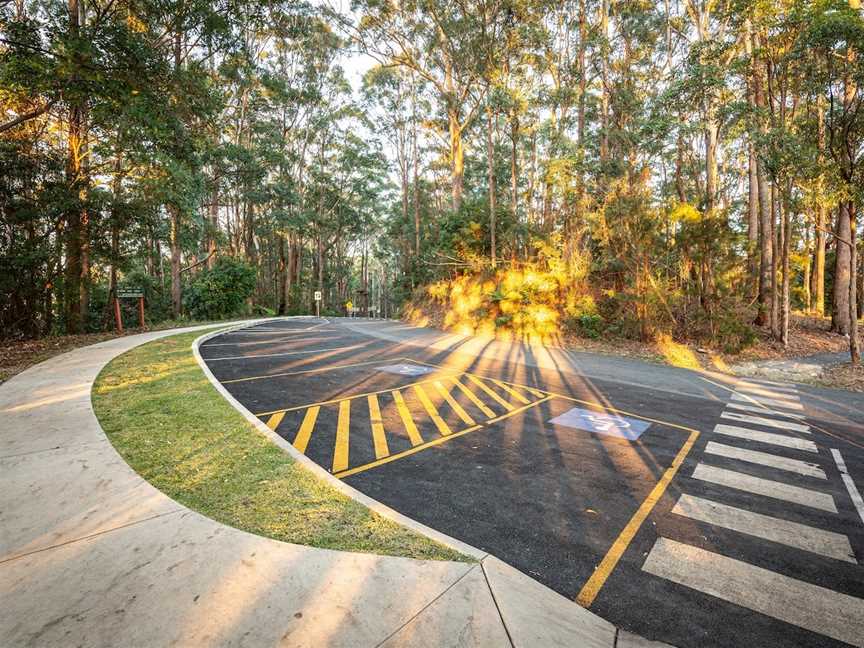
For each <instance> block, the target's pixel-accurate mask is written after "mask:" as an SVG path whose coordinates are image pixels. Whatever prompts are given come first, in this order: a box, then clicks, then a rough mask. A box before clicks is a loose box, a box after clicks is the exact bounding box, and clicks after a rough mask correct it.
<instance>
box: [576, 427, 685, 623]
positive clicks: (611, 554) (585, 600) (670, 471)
mask: <svg viewBox="0 0 864 648" xmlns="http://www.w3.org/2000/svg"><path fill="white" fill-rule="evenodd" d="M698 436H699V431H698V430H691V432H690V436H689V437H688V438H687V441H686V442H685V443H684V445H683V446H681V449H680V450H679V451H678V454H677V455H675V459H674V460H673V461H672V465H671V466H669V467H668V468H667V469H666V472H664V473H663V476H662V477H661V478H660V481H658V482H657V483H656V484H655V485H654V488H653V489H651V492H650V493H649V494H648V497H646V498H645V501H643V502H642V504H641V506H639V508H638V509H637V510H636V513H634V514H633V517H632V518H630V521H629V522H628V523H627V526H625V527H624V529H623V530H622V531H621V533H620V534H619V535H618V537H617V538H616V539H615V542H614V543H612V546H611V547H610V548H609V551H607V552H606V555H605V556H604V557H603V560H602V561H601V562H600V565H599V566H598V567H597V569H595V570H594V573H593V574H592V575H591V578H589V579H588V582H587V583H585V585H583V586H582V589H581V590H580V591H579V595H578V596H577V597H576V602H577V603H578V604H579V605H581V606H582V607H589V606H590V605H591V603H593V602H594V599H595V598H596V597H597V594H598V593H599V592H600V589H601V588H602V587H603V585H604V584H605V583H606V579H607V578H609V574H611V573H612V570H613V569H615V566H616V565H617V564H618V561H619V560H620V559H621V556H622V555H623V554H624V552H625V551H626V550H627V547H628V546H629V545H630V542H631V541H632V540H633V536H635V535H636V532H637V531H638V530H639V527H640V526H642V523H643V522H644V521H645V519H646V518H647V517H648V514H649V513H651V510H652V509H653V508H654V505H655V504H657V502H658V501H659V500H660V498H661V497H662V496H663V493H664V492H666V487H667V486H669V482H671V481H672V478H673V477H675V474H676V473H677V472H678V469H679V468H680V467H681V464H682V463H683V462H684V459H685V458H686V457H687V453H689V452H690V448H692V447H693V444H694V443H695V442H696V438H697V437H698Z"/></svg>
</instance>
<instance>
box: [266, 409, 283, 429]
mask: <svg viewBox="0 0 864 648" xmlns="http://www.w3.org/2000/svg"><path fill="white" fill-rule="evenodd" d="M283 418H285V412H277V413H276V414H274V415H273V416H271V417H270V418H269V419H267V427H269V428H270V429H271V430H275V429H276V428H277V427H279V424H280V423H281V422H282V419H283Z"/></svg>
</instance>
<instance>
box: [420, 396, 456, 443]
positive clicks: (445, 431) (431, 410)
mask: <svg viewBox="0 0 864 648" xmlns="http://www.w3.org/2000/svg"><path fill="white" fill-rule="evenodd" d="M414 394H415V395H416V396H417V399H418V400H419V401H420V403H421V404H422V405H423V409H425V410H426V413H427V414H428V415H429V418H431V419H432V422H433V423H435V427H437V428H438V431H439V432H440V433H441V436H450V435H451V434H453V430H451V429H450V426H449V425H447V423H446V422H445V421H444V419H443V418H441V415H440V414H439V413H438V409H437V408H436V407H435V405H434V404H433V403H432V401H431V400H429V395H428V394H427V393H426V390H425V389H423V385H414Z"/></svg>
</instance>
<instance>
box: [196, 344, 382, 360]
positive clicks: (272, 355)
mask: <svg viewBox="0 0 864 648" xmlns="http://www.w3.org/2000/svg"><path fill="white" fill-rule="evenodd" d="M364 346H366V345H365V344H352V345H350V346H342V347H330V348H327V349H307V350H305V351H285V352H282V353H259V354H258V355H245V356H228V357H225V358H204V362H207V363H210V362H216V361H218V360H256V359H258V358H276V357H281V356H292V355H308V354H310V353H324V352H325V351H349V350H350V349H360V348H362V347H364ZM205 348H206V347H205Z"/></svg>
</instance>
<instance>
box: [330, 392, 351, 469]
mask: <svg viewBox="0 0 864 648" xmlns="http://www.w3.org/2000/svg"><path fill="white" fill-rule="evenodd" d="M350 423H351V399H348V398H346V399H345V400H343V401H342V402H340V403H339V420H338V421H337V423H336V446H335V448H334V449H333V472H334V473H336V472H340V471H342V470H345V469H346V468H348V429H349V427H350Z"/></svg>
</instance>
